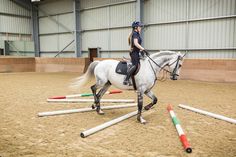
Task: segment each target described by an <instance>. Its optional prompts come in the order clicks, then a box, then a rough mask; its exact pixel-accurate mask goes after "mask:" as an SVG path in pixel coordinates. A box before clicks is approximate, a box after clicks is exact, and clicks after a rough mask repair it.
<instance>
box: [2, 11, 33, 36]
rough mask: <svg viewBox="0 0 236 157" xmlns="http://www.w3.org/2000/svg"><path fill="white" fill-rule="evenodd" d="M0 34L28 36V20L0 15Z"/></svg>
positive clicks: (29, 28)
mask: <svg viewBox="0 0 236 157" xmlns="http://www.w3.org/2000/svg"><path fill="white" fill-rule="evenodd" d="M0 21H1V25H0V32H9V33H19V34H20V33H24V34H30V33H31V27H30V24H31V23H30V19H28V18H18V17H13V16H5V15H0Z"/></svg>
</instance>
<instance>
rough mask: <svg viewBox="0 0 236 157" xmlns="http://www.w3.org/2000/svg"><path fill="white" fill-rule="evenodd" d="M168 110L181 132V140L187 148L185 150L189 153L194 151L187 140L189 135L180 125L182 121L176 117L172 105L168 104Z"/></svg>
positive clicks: (178, 130) (179, 132)
mask: <svg viewBox="0 0 236 157" xmlns="http://www.w3.org/2000/svg"><path fill="white" fill-rule="evenodd" d="M167 110H168V111H169V113H170V116H171V118H172V122H173V123H174V125H175V128H176V130H177V132H178V134H179V138H180V141H181V142H182V144H183V147H184V149H185V151H186V152H187V153H191V152H192V148H191V147H190V144H189V143H188V140H187V137H186V135H185V134H184V131H183V129H182V127H181V125H180V121H179V120H178V118H177V117H176V115H175V113H174V111H173V108H172V106H171V105H168V106H167Z"/></svg>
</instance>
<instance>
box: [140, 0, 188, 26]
mask: <svg viewBox="0 0 236 157" xmlns="http://www.w3.org/2000/svg"><path fill="white" fill-rule="evenodd" d="M144 10H145V11H144V23H154V22H166V21H176V20H184V19H186V17H187V16H186V11H187V3H186V0H148V1H145V3H144Z"/></svg>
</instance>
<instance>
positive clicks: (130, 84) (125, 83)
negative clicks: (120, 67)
mask: <svg viewBox="0 0 236 157" xmlns="http://www.w3.org/2000/svg"><path fill="white" fill-rule="evenodd" d="M123 85H126V86H132V85H133V84H132V83H131V82H130V80H128V81H126V80H125V81H124V82H123Z"/></svg>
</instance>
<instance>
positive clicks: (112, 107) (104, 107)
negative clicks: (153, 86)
mask: <svg viewBox="0 0 236 157" xmlns="http://www.w3.org/2000/svg"><path fill="white" fill-rule="evenodd" d="M135 106H137V103H132V104H124V105H113V106H101V109H103V110H110V109H120V108H130V107H135ZM95 110H96V109H92V108H91V107H90V108H80V109H70V110H58V111H49V112H40V113H38V116H39V117H44V116H56V115H62V114H71V113H80V112H90V111H95Z"/></svg>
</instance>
